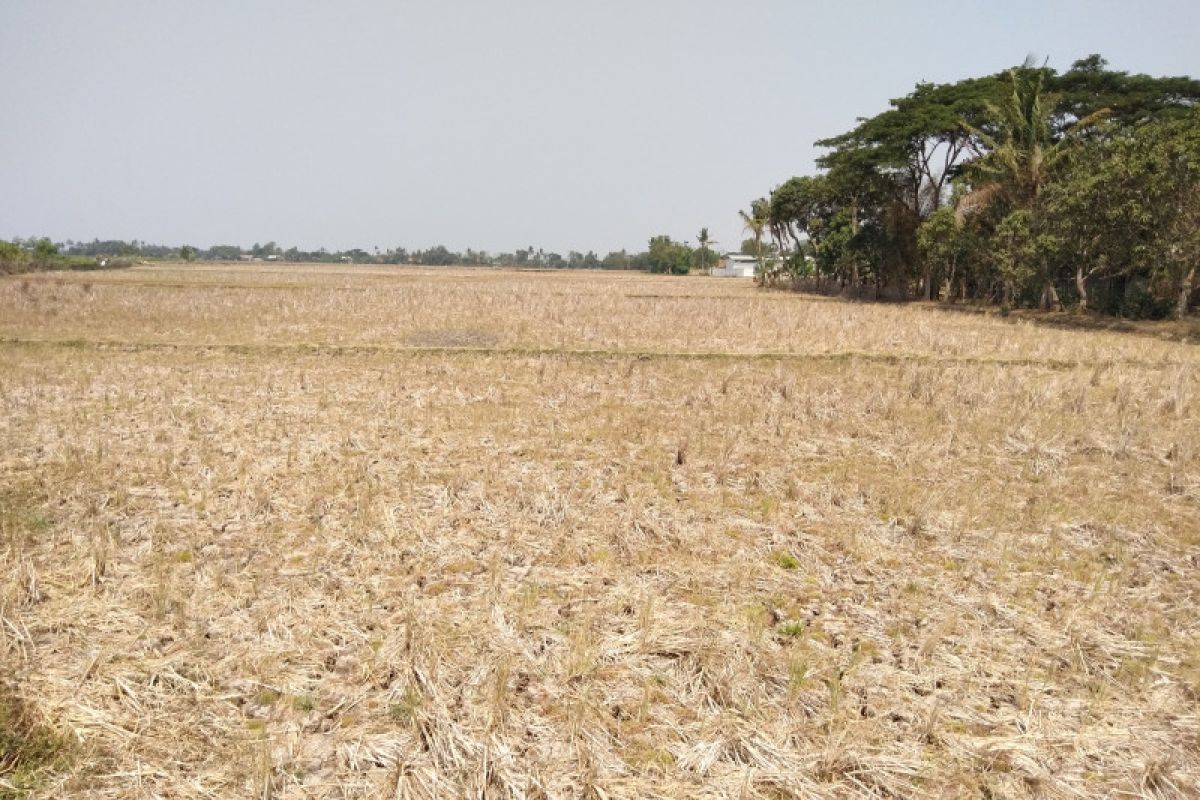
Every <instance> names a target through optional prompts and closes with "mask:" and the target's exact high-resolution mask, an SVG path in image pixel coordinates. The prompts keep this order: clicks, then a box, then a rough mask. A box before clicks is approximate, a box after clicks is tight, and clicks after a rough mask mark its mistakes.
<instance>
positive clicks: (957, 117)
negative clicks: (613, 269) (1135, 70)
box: [741, 56, 1200, 315]
mask: <svg viewBox="0 0 1200 800" xmlns="http://www.w3.org/2000/svg"><path fill="white" fill-rule="evenodd" d="M1197 109H1200V81H1196V80H1194V79H1192V78H1186V77H1175V78H1153V77H1150V76H1146V75H1131V74H1128V73H1124V72H1115V71H1112V70H1110V69H1108V65H1107V63H1106V62H1105V61H1104V59H1103V58H1101V57H1100V56H1089V57H1087V58H1085V59H1082V60H1080V61H1077V62H1076V63H1075V64H1073V65H1072V66H1071V68H1070V70H1068V71H1067V72H1065V73H1062V74H1059V73H1057V72H1056V71H1055V70H1053V69H1049V68H1047V67H1044V66H1043V67H1038V66H1036V65H1034V64H1031V63H1028V62H1027V63H1026V64H1024V65H1022V66H1019V67H1016V68H1014V69H1011V70H1007V71H1005V72H1002V73H1000V74H997V75H988V76H983V77H979V78H969V79H966V80H962V81H959V82H957V83H952V84H928V83H922V84H918V85H917V86H916V87H915V89H914V90H913V91H912V92H911V93H910V94H908V95H907V96H905V97H902V98H897V99H895V100H893V101H891V104H890V107H889V108H888V109H887V110H885V111H883V112H882V113H880V114H878V115H876V116H874V117H870V118H867V119H863V120H861V121H860V122H859V124H858V125H857V126H856V127H855V128H854V129H853V130H852V131H849V132H847V133H845V134H842V135H840V136H836V137H832V138H829V139H825V140H822V141H820V142H818V144H819V145H821V146H824V147H826V148H828V152H826V153H825V154H824V155H823V156H822V157H821V158H820V159H818V166H819V167H820V168H821V169H822V172H821V173H820V174H818V175H816V176H807V177H796V178H792V179H790V180H788V181H786V182H784V183H783V184H781V185H780V186H778V187H776V188H775V190H774V191H773V192H772V193H771V195H770V198H769V200H768V201H767V204H768V212H769V213H768V214H767V216H766V219H765V221H763V219H762V215H761V214H759V213H757V212H756V210H755V207H754V206H752V208H751V211H750V212H748V213H747V212H741V214H742V218H743V221H744V223H745V224H746V229H747V230H748V231H750V232H751V233H752V235H753V237H754V238H753V241H754V245H753V250H752V252H754V253H755V254H756V255H759V257H760V262H761V261H762V260H763V257H762V253H763V249H762V248H763V244H762V238H763V236H764V234H768V233H769V234H770V237H771V239H772V240H773V244H774V245H775V247H776V248H778V250H779V252H780V259H779V261H778V266H777V267H776V268H775V270H774V272H770V271H764V272H763V274H764V276H770V275H785V274H786V275H790V276H791V277H792V278H793V283H795V284H797V285H799V284H800V282H801V278H806V277H813V278H815V281H816V286H817V288H818V289H820V288H823V287H828V288H834V289H840V290H843V291H850V292H854V293H859V292H862V291H864V290H868V291H869V290H870V288H871V287H873V288H874V291H875V293H876V294H877V296H891V297H896V298H904V297H912V296H914V294H918V296H919V294H920V293H922V292H923V294H924V296H925V297H927V298H929V299H934V298H938V299H943V300H951V299H975V300H991V301H1001V302H1004V303H1006V304H1011V303H1038V302H1040V303H1041V304H1042V305H1043V306H1046V307H1055V306H1058V305H1059V303H1060V297H1061V296H1066V297H1068V298H1070V299H1072V300H1073V301H1074V302H1075V303H1077V304H1078V306H1079V307H1081V308H1099V309H1102V310H1107V311H1113V312H1121V313H1130V312H1131V311H1136V313H1138V314H1146V313H1152V314H1162V313H1165V311H1166V309H1173V313H1175V314H1176V315H1182V314H1184V313H1186V312H1187V310H1188V309H1189V308H1190V307H1191V306H1192V305H1193V304H1194V302H1195V300H1196V294H1197V282H1198V280H1200V279H1198V278H1197V275H1196V272H1197V264H1198V263H1200V255H1198V252H1200V245H1197V244H1196V236H1197V233H1196V231H1197V228H1198V227H1200V222H1198V221H1197V216H1198V215H1200V212H1198V211H1197V210H1196V202H1195V201H1194V200H1193V198H1196V197H1198V196H1200V179H1198V178H1197V170H1196V169H1195V163H1196V156H1195V151H1196V145H1195V139H1196V137H1197V133H1196V131H1197V130H1200V110H1197ZM748 249H749V248H748ZM809 258H811V261H809ZM767 282H770V281H769V280H768V281H767Z"/></svg>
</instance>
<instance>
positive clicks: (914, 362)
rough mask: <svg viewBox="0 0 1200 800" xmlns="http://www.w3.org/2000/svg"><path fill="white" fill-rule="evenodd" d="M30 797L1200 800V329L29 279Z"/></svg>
mask: <svg viewBox="0 0 1200 800" xmlns="http://www.w3.org/2000/svg"><path fill="white" fill-rule="evenodd" d="M0 407H2V408H3V414H2V416H0V669H2V672H0V678H2V683H0V747H2V750H0V797H4V796H14V797H23V796H25V795H26V794H29V795H31V796H33V797H46V798H49V797H83V798H101V797H114V798H115V797H133V798H156V797H170V798H227V797H235V798H262V799H265V798H350V797H397V798H459V797H488V798H506V797H513V798H542V797H546V798H559V797H563V798H597V799H598V800H607V799H612V800H615V799H616V798H631V799H632V798H658V797H664V798H666V797H670V798H675V797H711V798H717V797H728V798H793V797H795V798H823V797H830V798H852V797H853V798H857V797H864V798H865V797H891V798H902V797H904V798H906V797H944V798H958V797H978V798H1025V797H1047V798H1072V797H1112V798H1129V797H1145V798H1175V797H1179V798H1183V797H1195V796H1198V795H1200V788H1198V787H1200V710H1198V709H1200V616H1198V614H1197V610H1198V608H1200V604H1198V599H1200V349H1197V347H1196V346H1194V345H1189V344H1184V343H1178V342H1173V341H1167V340H1163V339H1160V338H1156V337H1153V336H1140V335H1131V334H1123V333H1113V332H1104V331H1087V332H1084V331H1073V330H1066V329H1059V328H1048V327H1044V326H1038V325H1035V324H1033V323H1031V322H1030V321H1027V320H1022V321H1015V322H1014V321H1007V320H1002V319H1000V318H997V317H995V316H990V315H978V314H966V313H952V312H946V311H939V310H937V309H932V308H926V307H920V306H884V305H866V304H850V303H844V302H840V301H837V300H832V299H823V298H811V297H803V296H799V295H792V294H783V293H767V292H762V291H759V290H756V289H754V288H753V287H751V286H749V285H747V284H746V283H743V282H738V281H729V280H722V279H709V278H665V277H654V276H647V275H620V274H594V273H593V274H558V273H553V274H551V273H518V272H500V271H465V270H462V271H456V270H415V269H413V270H407V269H406V270H397V269H392V268H356V267H338V268H333V267H288V266H278V267H276V266H274V265H254V266H246V267H239V266H229V265H224V266H183V265H165V266H154V267H140V268H136V269H131V270H127V271H121V272H102V273H88V274H40V275H34V276H24V277H10V278H3V279H0Z"/></svg>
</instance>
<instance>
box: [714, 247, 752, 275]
mask: <svg viewBox="0 0 1200 800" xmlns="http://www.w3.org/2000/svg"><path fill="white" fill-rule="evenodd" d="M756 266H758V259H756V258H755V257H754V256H744V255H742V254H741V253H726V254H725V255H723V256H721V261H720V263H718V264H717V266H716V268H715V269H713V271H712V274H713V275H714V276H715V277H718V278H753V277H754V268H755V267H756Z"/></svg>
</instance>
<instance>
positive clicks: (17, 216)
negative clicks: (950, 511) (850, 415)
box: [0, 0, 1200, 255]
mask: <svg viewBox="0 0 1200 800" xmlns="http://www.w3.org/2000/svg"><path fill="white" fill-rule="evenodd" d="M1198 30H1200V3H1197V2H1195V0H1146V1H1145V2H1139V3H1136V4H1134V3H1130V2H1115V1H1114V0H1086V1H1085V0H1040V1H1036V2H1035V0H1014V1H1013V2H1003V3H1001V2H996V1H995V0H991V1H990V2H981V1H979V0H968V1H967V2H943V0H929V2H925V3H921V4H906V3H898V2H880V1H879V0H875V2H868V1H867V0H853V1H851V0H843V2H839V3H836V4H835V3H815V2H798V1H794V2H786V0H778V1H772V0H746V1H744V2H729V1H727V2H715V1H712V0H608V1H607V2H602V1H601V0H586V1H583V2H561V0H558V2H555V0H505V1H504V2H498V1H497V0H492V2H487V1H486V0H455V1H453V2H451V1H449V0H442V1H441V2H437V1H435V0H420V1H418V0H400V1H395V0H393V1H392V2H388V1H387V0H375V1H368V0H360V1H359V2H339V3H314V2H234V1H232V0H213V1H210V2H205V3H164V2H149V1H142V2H117V1H116V0H92V1H90V2H84V1H83V0H69V1H67V2H54V3H47V2H33V1H32V0H0V108H3V109H4V112H3V121H2V122H0V187H2V190H0V238H5V239H9V238H12V237H15V236H22V237H25V236H33V235H37V236H42V235H45V236H50V237H51V238H53V239H55V240H65V239H76V240H91V239H93V238H101V239H110V238H115V239H126V240H129V239H139V240H143V241H150V242H154V243H162V244H169V245H179V244H184V243H188V244H193V245H196V246H200V247H208V246H211V245H215V244H236V245H242V246H249V245H251V244H253V243H255V242H266V241H271V240H273V241H276V242H278V243H279V244H280V245H281V246H284V247H287V246H290V245H297V246H299V247H301V248H302V249H316V248H318V247H322V246H323V247H326V248H329V249H331V250H336V249H345V248H351V247H362V248H364V249H371V248H374V247H379V248H381V249H387V248H390V247H407V248H409V249H413V248H426V247H429V246H432V245H435V244H445V245H447V246H448V247H450V248H451V249H454V250H464V249H466V248H468V247H471V248H475V249H484V250H488V251H492V252H498V251H510V252H511V251H513V250H515V249H517V248H520V247H525V246H529V245H532V246H534V247H540V248H544V249H546V250H547V251H557V252H559V253H562V254H564V255H565V254H566V253H567V252H568V251H569V250H579V251H587V250H589V249H591V250H595V251H596V252H598V253H599V254H600V255H603V254H604V253H605V252H606V251H608V250H616V249H621V248H628V249H630V250H640V249H644V247H645V244H646V240H647V239H648V238H649V237H651V236H653V235H658V234H667V235H670V236H671V237H673V238H675V239H682V240H691V241H693V242H694V241H695V239H696V235H697V232H698V231H699V230H700V228H701V226H707V227H708V228H709V229H710V230H711V231H712V235H713V237H714V238H716V239H717V240H718V241H719V242H720V246H722V247H723V248H730V249H734V248H736V247H737V244H738V242H739V241H740V239H741V237H742V230H741V224H740V222H739V221H738V217H737V211H738V209H739V208H747V207H748V206H749V203H750V201H751V200H752V199H753V198H755V197H759V196H763V195H765V194H766V193H767V192H769V191H770V189H771V188H772V187H773V186H776V185H778V184H779V183H782V182H783V181H784V180H786V179H787V178H789V177H791V176H792V175H804V174H812V173H813V172H814V170H815V168H814V164H813V159H814V157H815V156H816V155H817V154H818V153H819V150H818V149H817V148H815V147H814V145H813V142H815V141H816V140H817V139H820V138H823V137H827V136H832V135H835V134H838V133H841V132H844V131H846V130H849V129H850V128H851V127H853V125H854V123H855V120H856V118H858V117H862V116H870V115H873V114H875V113H878V112H880V111H882V110H884V109H885V108H886V106H887V101H888V99H889V98H892V97H898V96H902V95H904V94H906V93H907V92H909V91H910V90H911V89H912V88H913V86H914V85H915V84H916V83H917V82H918V81H935V82H949V81H955V80H958V79H960V78H965V77H969V76H974V75H982V74H989V73H994V72H998V71H1000V70H1002V69H1004V68H1006V67H1009V66H1012V65H1014V64H1017V63H1020V62H1021V61H1023V60H1024V59H1025V57H1026V56H1027V55H1028V54H1034V55H1036V56H1037V57H1038V58H1039V59H1041V58H1048V59H1049V63H1050V66H1052V67H1054V68H1056V69H1059V70H1065V69H1067V68H1068V67H1069V66H1070V64H1071V63H1072V62H1073V61H1075V60H1076V59H1079V58H1082V57H1084V56H1086V55H1088V54H1089V53H1100V54H1102V55H1103V56H1104V57H1105V58H1107V59H1108V60H1109V62H1110V66H1111V68H1113V69H1119V70H1125V71H1129V72H1144V73H1149V74H1151V75H1197V74H1198V73H1200V48H1197V47H1196V45H1195V36H1196V31H1198Z"/></svg>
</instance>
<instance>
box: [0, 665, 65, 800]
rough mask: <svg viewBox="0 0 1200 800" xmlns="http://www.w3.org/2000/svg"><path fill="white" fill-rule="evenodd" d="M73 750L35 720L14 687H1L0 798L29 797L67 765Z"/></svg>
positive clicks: (0, 685) (63, 740) (3, 685)
mask: <svg viewBox="0 0 1200 800" xmlns="http://www.w3.org/2000/svg"><path fill="white" fill-rule="evenodd" d="M70 755H71V748H70V745H69V742H68V740H66V739H65V738H63V737H61V736H59V735H58V734H57V733H55V732H54V731H53V730H51V729H49V728H48V727H46V726H45V725H44V724H43V723H41V721H40V720H38V719H36V718H35V717H34V716H33V714H32V713H31V712H30V709H29V708H28V707H27V706H26V705H25V704H24V703H23V702H22V701H21V699H20V698H19V697H18V696H17V695H16V693H15V692H14V691H13V689H12V687H11V686H8V685H6V684H0V799H2V798H14V800H15V799H16V798H21V797H26V796H28V795H29V794H31V793H32V792H33V791H35V790H36V789H37V787H38V786H39V785H40V784H41V783H42V782H43V780H44V779H45V778H46V776H47V775H49V774H50V773H53V772H55V771H58V770H61V769H63V768H65V767H66V766H67V763H68V761H69V759H70Z"/></svg>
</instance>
